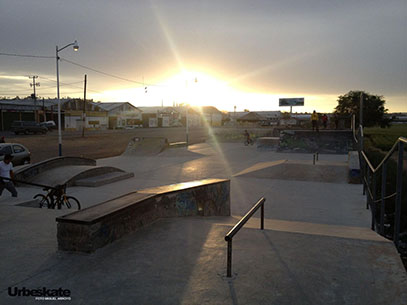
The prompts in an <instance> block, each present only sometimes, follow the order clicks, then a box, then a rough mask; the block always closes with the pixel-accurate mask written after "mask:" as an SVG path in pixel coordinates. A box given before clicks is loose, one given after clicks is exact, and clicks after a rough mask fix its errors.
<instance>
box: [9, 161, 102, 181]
mask: <svg viewBox="0 0 407 305" xmlns="http://www.w3.org/2000/svg"><path fill="white" fill-rule="evenodd" d="M70 165H74V166H76V165H83V166H96V160H93V159H89V158H82V157H56V158H51V159H47V160H44V161H41V162H37V163H34V164H30V165H27V166H24V167H22V168H19V169H17V170H16V171H15V172H14V177H15V179H16V180H21V181H32V179H33V178H34V177H35V176H38V175H40V174H42V173H44V172H46V171H49V170H52V169H54V168H58V167H63V166H70Z"/></svg>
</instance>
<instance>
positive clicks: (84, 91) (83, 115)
mask: <svg viewBox="0 0 407 305" xmlns="http://www.w3.org/2000/svg"><path fill="white" fill-rule="evenodd" d="M86 83H87V75H86V74H85V80H84V87H83V110H82V138H83V137H84V136H85V123H86Z"/></svg>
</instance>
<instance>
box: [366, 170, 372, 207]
mask: <svg viewBox="0 0 407 305" xmlns="http://www.w3.org/2000/svg"><path fill="white" fill-rule="evenodd" d="M366 167H367V177H366V187H367V192H366V196H367V200H366V210H369V202H370V192H369V191H370V181H371V179H370V167H369V166H366Z"/></svg>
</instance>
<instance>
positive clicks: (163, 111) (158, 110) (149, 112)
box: [138, 107, 183, 127]
mask: <svg viewBox="0 0 407 305" xmlns="http://www.w3.org/2000/svg"><path fill="white" fill-rule="evenodd" d="M138 108H139V109H140V110H141V111H142V121H143V126H144V127H176V126H182V125H183V124H182V112H181V111H180V109H179V108H180V107H138Z"/></svg>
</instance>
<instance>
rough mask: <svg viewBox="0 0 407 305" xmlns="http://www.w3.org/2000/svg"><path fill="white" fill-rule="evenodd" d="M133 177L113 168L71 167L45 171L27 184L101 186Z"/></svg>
mask: <svg viewBox="0 0 407 305" xmlns="http://www.w3.org/2000/svg"><path fill="white" fill-rule="evenodd" d="M133 176H134V174H133V173H127V172H125V171H123V170H121V169H118V168H116V167H111V166H89V165H70V166H61V167H57V168H53V169H50V170H47V171H44V172H42V173H41V174H39V175H37V176H35V177H33V178H31V179H29V180H28V181H27V182H33V183H38V184H43V185H50V186H54V185H58V184H67V185H68V186H73V185H78V186H100V185H103V184H107V183H111V182H115V181H118V180H122V179H127V178H130V177H133Z"/></svg>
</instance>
